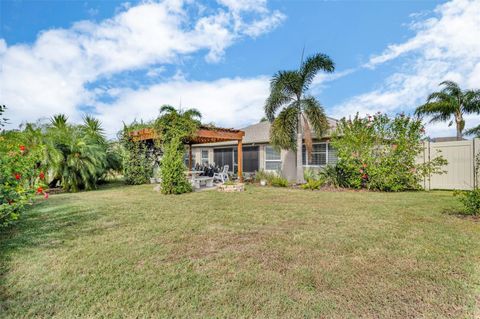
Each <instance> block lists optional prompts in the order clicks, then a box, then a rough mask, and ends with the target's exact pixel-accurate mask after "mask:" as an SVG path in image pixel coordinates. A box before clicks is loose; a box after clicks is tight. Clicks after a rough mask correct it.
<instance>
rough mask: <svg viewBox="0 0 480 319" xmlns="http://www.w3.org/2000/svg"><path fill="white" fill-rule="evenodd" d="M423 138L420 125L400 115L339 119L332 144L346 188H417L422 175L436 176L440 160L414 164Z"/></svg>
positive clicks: (415, 120)
mask: <svg viewBox="0 0 480 319" xmlns="http://www.w3.org/2000/svg"><path fill="white" fill-rule="evenodd" d="M423 134H424V129H423V125H422V123H421V121H420V120H419V119H416V118H411V117H408V116H405V115H403V114H400V115H398V116H396V117H395V118H393V119H390V118H389V117H388V116H387V115H382V114H376V115H374V116H368V117H366V118H361V117H359V116H358V114H357V115H356V116H355V118H353V119H351V120H347V119H345V118H343V119H341V120H340V122H339V123H338V126H337V132H336V133H335V134H334V138H333V140H332V144H333V146H334V148H335V149H337V152H338V158H339V162H338V164H337V166H338V168H339V171H341V172H342V176H343V178H344V179H345V183H346V185H348V186H349V187H352V188H362V187H363V188H368V189H375V190H382V191H404V190H409V189H418V188H420V181H421V180H422V178H423V177H424V176H425V174H429V173H437V174H440V173H442V171H441V167H442V166H443V165H445V164H446V160H444V159H443V158H442V157H440V156H439V157H437V158H434V159H432V160H431V161H430V162H428V163H423V164H419V163H417V162H416V157H417V155H418V154H419V153H420V152H421V150H422V144H421V139H422V137H423Z"/></svg>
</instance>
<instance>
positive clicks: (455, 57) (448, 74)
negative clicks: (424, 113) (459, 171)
mask: <svg viewBox="0 0 480 319" xmlns="http://www.w3.org/2000/svg"><path fill="white" fill-rule="evenodd" d="M434 13H435V17H433V18H428V19H425V18H424V16H423V15H421V16H420V17H423V18H424V20H420V21H416V22H414V23H413V24H412V28H413V29H414V30H415V31H416V34H415V36H413V37H412V38H410V39H408V40H407V41H405V42H404V43H400V44H393V45H390V46H389V47H388V48H387V49H386V50H385V51H384V52H383V53H381V54H380V55H377V56H373V57H372V58H371V59H370V60H369V62H368V63H366V64H365V65H364V66H365V67H368V68H376V67H377V66H379V65H381V64H384V63H387V62H389V61H392V62H397V63H401V67H400V70H399V71H398V72H395V73H394V74H392V75H391V76H389V77H388V78H387V79H386V80H385V82H384V83H383V84H382V85H381V86H380V87H379V88H377V89H375V90H373V91H370V92H366V93H364V94H361V95H358V96H354V97H352V98H350V99H348V100H346V101H345V102H343V103H341V104H340V105H337V106H335V107H334V108H333V111H334V114H333V115H334V116H337V117H341V116H348V115H353V114H355V113H356V112H359V113H360V114H366V113H374V112H376V111H382V112H388V113H395V112H400V111H413V110H414V109H415V107H416V106H418V105H419V104H421V103H423V102H424V101H425V99H426V96H427V95H428V94H429V93H430V92H432V91H436V90H438V84H439V83H440V82H441V81H444V80H453V81H457V82H458V83H459V84H460V85H461V86H463V87H464V88H479V83H480V41H479V40H478V39H480V1H475V0H473V1H472V0H453V1H450V2H448V3H445V4H442V5H439V6H438V7H437V8H436V9H435V12H434ZM478 122H479V120H478V115H477V116H469V117H467V128H468V127H471V126H473V125H476V124H478ZM442 128H443V129H442ZM453 130H454V129H453V128H452V129H448V128H447V124H446V123H444V124H435V125H429V126H428V127H427V133H428V134H431V135H435V136H438V135H449V134H452V132H453Z"/></svg>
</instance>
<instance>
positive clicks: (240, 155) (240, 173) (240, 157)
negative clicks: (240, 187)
mask: <svg viewBox="0 0 480 319" xmlns="http://www.w3.org/2000/svg"><path fill="white" fill-rule="evenodd" d="M237 154H238V166H237V172H238V174H237V175H238V179H239V180H240V183H243V141H242V140H238V145H237Z"/></svg>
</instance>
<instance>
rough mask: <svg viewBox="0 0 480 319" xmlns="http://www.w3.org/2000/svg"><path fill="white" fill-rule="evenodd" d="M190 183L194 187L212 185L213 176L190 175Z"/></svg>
mask: <svg viewBox="0 0 480 319" xmlns="http://www.w3.org/2000/svg"><path fill="white" fill-rule="evenodd" d="M191 183H192V186H193V187H194V188H195V189H200V187H201V186H202V185H203V184H204V185H205V186H206V187H213V177H208V176H198V177H193V176H192V179H191Z"/></svg>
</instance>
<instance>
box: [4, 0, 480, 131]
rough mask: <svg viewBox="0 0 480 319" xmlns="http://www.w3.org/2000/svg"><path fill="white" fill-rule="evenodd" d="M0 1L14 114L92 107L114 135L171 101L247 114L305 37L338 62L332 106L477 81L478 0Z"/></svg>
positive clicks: (395, 101)
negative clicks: (447, 82)
mask: <svg viewBox="0 0 480 319" xmlns="http://www.w3.org/2000/svg"><path fill="white" fill-rule="evenodd" d="M0 11H1V12H0V19H1V20H0V21H1V22H0V26H1V29H0V63H1V69H0V101H1V103H2V104H6V105H7V106H8V107H9V110H8V113H7V117H9V118H10V119H11V123H12V124H11V126H17V125H18V124H20V123H22V122H24V121H35V120H37V119H38V118H45V117H49V116H51V115H52V114H54V113H58V112H63V113H66V114H68V115H69V117H70V119H71V120H72V121H79V120H80V119H81V116H82V114H84V113H92V114H94V115H96V116H98V117H99V118H100V119H101V120H102V122H103V123H104V124H105V127H106V128H107V130H108V133H109V134H110V135H111V136H113V135H114V133H115V132H116V130H118V129H119V128H120V127H121V125H122V121H125V122H129V121H131V120H133V119H134V118H137V119H140V118H141V119H144V120H148V119H151V118H154V117H155V116H156V115H157V113H158V107H159V106H160V105H162V104H165V103H168V104H173V105H175V106H178V105H180V104H181V105H182V107H196V108H198V109H200V110H201V111H202V113H203V114H204V120H205V121H206V122H214V123H215V124H217V125H220V126H228V127H243V126H245V125H248V124H251V123H254V122H256V121H258V119H259V118H261V117H262V115H263V114H262V113H263V112H262V109H263V102H264V100H265V98H266V96H267V95H268V79H269V77H270V76H271V75H272V74H273V73H275V72H276V71H278V70H281V69H291V68H296V67H297V66H298V64H299V62H300V58H301V52H302V49H303V47H305V54H306V55H308V54H311V53H314V52H323V53H326V54H328V55H329V56H330V57H331V58H332V59H333V60H334V61H335V63H336V72H335V73H334V74H333V75H328V76H325V75H320V76H319V77H318V78H317V80H316V82H315V85H314V86H313V87H312V90H311V93H312V94H314V95H315V96H316V97H318V99H319V100H320V101H321V103H322V104H323V105H324V107H325V109H326V111H327V113H328V114H329V115H331V116H334V117H341V116H348V115H354V114H355V112H360V114H362V115H365V114H367V113H373V112H376V111H382V112H387V113H390V114H395V113H398V112H407V113H409V112H412V110H413V109H414V108H415V106H416V105H418V104H419V103H422V102H423V101H424V100H425V97H426V96H427V94H428V93H429V92H431V91H432V90H435V89H436V88H437V85H438V83H439V82H441V81H443V80H445V79H452V80H455V81H458V82H459V83H460V84H462V85H463V86H465V87H475V86H476V87H477V88H478V86H479V83H480V44H478V42H479V41H478V39H479V38H480V4H479V1H469V0H453V1H450V2H447V1H265V0H241V1H240V0H238V1H234V0H219V1H203V2H198V1H196V2H193V1H180V0H168V1H164V2H161V1H160V2H157V1H149V2H136V1H130V2H128V3H126V2H121V1H8V0H7V1H2V2H1V3H0ZM478 123H479V121H478V119H477V118H476V117H475V116H470V117H468V118H467V127H468V126H472V125H476V124H478ZM427 133H428V134H430V135H432V136H439V135H453V129H452V128H448V127H447V125H446V124H435V125H429V126H428V127H427Z"/></svg>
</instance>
